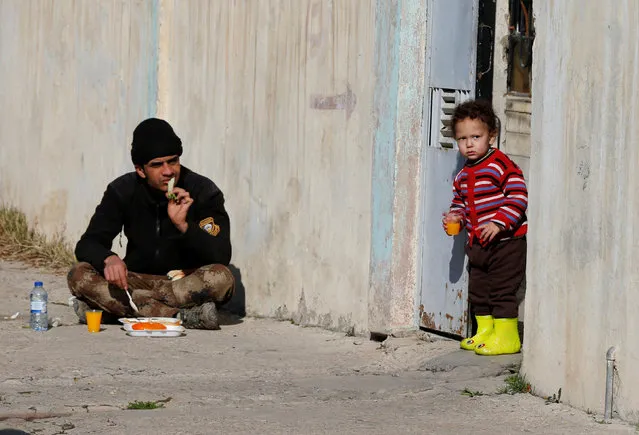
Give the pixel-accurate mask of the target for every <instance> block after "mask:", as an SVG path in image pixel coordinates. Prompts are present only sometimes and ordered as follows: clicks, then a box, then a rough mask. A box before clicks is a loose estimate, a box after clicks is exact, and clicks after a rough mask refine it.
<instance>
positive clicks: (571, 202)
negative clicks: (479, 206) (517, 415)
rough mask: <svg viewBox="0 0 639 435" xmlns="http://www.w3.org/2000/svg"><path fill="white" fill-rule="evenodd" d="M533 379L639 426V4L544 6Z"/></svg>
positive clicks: (540, 15) (536, 132)
mask: <svg viewBox="0 0 639 435" xmlns="http://www.w3.org/2000/svg"><path fill="white" fill-rule="evenodd" d="M535 7H536V8H537V13H536V23H537V39H536V41H535V49H534V56H535V57H534V58H535V61H534V66H533V70H534V73H533V91H532V92H533V125H532V132H533V135H532V137H533V142H532V158H531V175H530V178H531V183H530V184H531V196H530V202H531V204H533V205H534V206H533V207H531V214H530V236H529V257H528V260H529V265H528V271H527V272H528V292H527V300H526V319H525V320H526V340H525V344H524V366H523V369H524V372H525V373H526V375H527V376H528V377H529V378H530V380H531V382H532V385H533V386H534V387H535V388H536V390H537V391H538V392H539V393H541V394H551V393H556V392H557V390H558V389H559V388H562V400H565V401H566V402H569V403H571V404H573V405H577V406H580V407H583V408H590V409H592V410H595V411H598V412H602V411H603V407H604V402H603V400H604V391H605V385H604V380H605V367H606V361H605V355H606V350H607V349H608V348H609V347H610V346H618V347H619V351H618V353H617V364H618V379H617V381H616V383H615V384H616V397H615V408H616V410H617V411H619V413H620V415H621V416H623V417H624V418H628V419H631V420H634V421H637V420H639V413H638V412H639V378H638V377H637V375H636V374H637V369H636V368H637V365H638V364H639V346H638V345H637V343H638V341H639V316H637V306H639V292H638V291H637V289H638V284H639V268H637V265H636V260H637V259H638V258H639V242H638V241H639V230H638V229H637V225H635V222H634V217H635V216H637V215H639V190H638V189H637V186H639V175H638V172H637V166H638V164H639V146H638V144H639V123H638V122H637V120H638V119H639V98H637V97H638V96H639V3H638V2H636V1H634V0H618V1H615V2H588V7H584V5H583V3H582V2H566V1H564V0H554V1H553V0H549V1H545V2H537V3H536V4H535Z"/></svg>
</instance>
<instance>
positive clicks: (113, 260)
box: [104, 255, 129, 290]
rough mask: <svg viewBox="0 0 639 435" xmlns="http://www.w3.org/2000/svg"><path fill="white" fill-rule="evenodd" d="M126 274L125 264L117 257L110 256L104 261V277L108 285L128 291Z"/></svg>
mask: <svg viewBox="0 0 639 435" xmlns="http://www.w3.org/2000/svg"><path fill="white" fill-rule="evenodd" d="M127 272H128V271H127V268H126V264H124V261H122V260H121V259H120V257H118V256H117V255H110V256H108V257H107V258H106V259H105V260H104V277H105V278H106V280H107V281H108V282H109V284H114V285H117V286H118V287H120V288H121V289H124V290H128V289H129V285H128V283H127V280H126V276H127Z"/></svg>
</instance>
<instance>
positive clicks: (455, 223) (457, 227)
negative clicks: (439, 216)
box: [445, 213, 461, 236]
mask: <svg viewBox="0 0 639 435" xmlns="http://www.w3.org/2000/svg"><path fill="white" fill-rule="evenodd" d="M445 224H446V234H448V235H449V236H456V235H457V234H459V232H460V231H461V216H459V215H458V214H455V213H450V214H449V215H448V216H446V218H445Z"/></svg>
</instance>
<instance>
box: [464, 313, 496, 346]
mask: <svg viewBox="0 0 639 435" xmlns="http://www.w3.org/2000/svg"><path fill="white" fill-rule="evenodd" d="M475 319H476V320H477V334H475V335H473V336H472V337H470V338H464V339H463V340H462V341H461V343H459V347H461V348H462V349H464V350H475V347H477V345H478V344H481V343H483V342H484V341H486V340H487V339H488V337H490V336H491V334H492V333H493V316H490V315H489V316H475Z"/></svg>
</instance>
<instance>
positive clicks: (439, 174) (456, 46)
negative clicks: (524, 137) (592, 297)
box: [419, 0, 478, 335]
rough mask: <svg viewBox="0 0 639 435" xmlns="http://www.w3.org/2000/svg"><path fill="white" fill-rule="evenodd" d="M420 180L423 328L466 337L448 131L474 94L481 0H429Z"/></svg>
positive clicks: (464, 278) (455, 163)
mask: <svg viewBox="0 0 639 435" xmlns="http://www.w3.org/2000/svg"><path fill="white" fill-rule="evenodd" d="M429 5H430V7H429V8H428V9H429V11H430V15H429V17H428V23H429V28H430V31H429V36H430V37H428V39H427V40H428V41H430V43H429V49H428V52H427V56H426V59H427V60H426V62H427V64H426V68H425V71H426V86H427V89H428V93H427V96H426V101H425V110H424V114H425V119H424V126H425V132H424V133H425V134H424V138H425V143H424V147H425V150H424V153H423V155H424V166H423V172H422V173H423V174H424V175H423V178H422V192H423V193H422V195H423V197H422V204H423V206H422V268H421V270H422V273H421V301H420V302H421V303H420V306H419V312H420V323H421V326H423V327H425V328H429V329H433V330H437V331H441V332H445V333H449V334H454V335H465V334H467V332H468V329H469V321H468V320H469V319H468V302H467V300H468V298H467V291H468V290H467V288H468V274H467V271H466V260H465V255H464V244H465V241H466V232H465V231H462V233H460V235H458V236H456V237H449V236H447V235H446V234H445V233H444V231H443V229H442V226H441V218H442V213H443V212H444V211H446V210H448V207H449V205H450V201H451V199H452V182H453V179H454V177H455V175H456V174H457V172H458V171H459V169H460V168H461V166H462V165H463V158H462V157H461V156H460V155H459V152H458V150H457V145H456V143H455V141H454V139H453V135H452V130H451V128H450V118H451V115H452V110H453V109H454V107H455V105H456V104H458V103H460V102H462V101H464V100H466V99H469V98H472V97H473V96H474V93H475V63H476V51H477V11H478V4H477V0H429Z"/></svg>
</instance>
